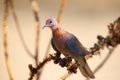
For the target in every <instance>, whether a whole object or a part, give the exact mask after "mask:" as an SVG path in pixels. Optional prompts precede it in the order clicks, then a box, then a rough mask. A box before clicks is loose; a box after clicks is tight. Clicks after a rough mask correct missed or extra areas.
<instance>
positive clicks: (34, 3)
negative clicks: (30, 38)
mask: <svg viewBox="0 0 120 80" xmlns="http://www.w3.org/2000/svg"><path fill="white" fill-rule="evenodd" d="M31 6H32V10H33V12H34V17H35V21H36V46H35V64H36V67H37V66H38V61H39V59H38V57H39V56H38V54H39V42H40V39H39V36H40V29H41V26H40V20H39V6H38V2H37V1H36V0H31ZM39 76H40V74H39V73H38V74H37V77H36V80H38V79H39Z"/></svg>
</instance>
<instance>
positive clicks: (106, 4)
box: [0, 0, 120, 80]
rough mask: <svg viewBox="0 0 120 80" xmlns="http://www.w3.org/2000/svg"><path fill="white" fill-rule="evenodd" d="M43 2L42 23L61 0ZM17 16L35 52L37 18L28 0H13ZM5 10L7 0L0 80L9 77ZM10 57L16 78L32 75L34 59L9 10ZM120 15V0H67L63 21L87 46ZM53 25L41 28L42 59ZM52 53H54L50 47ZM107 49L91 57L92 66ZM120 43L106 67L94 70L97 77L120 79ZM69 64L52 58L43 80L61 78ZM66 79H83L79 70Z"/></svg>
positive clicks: (0, 13) (0, 29) (0, 48)
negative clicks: (29, 65) (5, 54)
mask: <svg viewBox="0 0 120 80" xmlns="http://www.w3.org/2000/svg"><path fill="white" fill-rule="evenodd" d="M38 2H39V4H40V6H39V8H40V20H41V24H42V26H43V25H44V23H45V20H46V19H47V18H56V17H57V14H58V10H59V7H60V3H61V0H38ZM14 4H15V8H16V11H17V17H18V19H19V23H20V26H21V30H22V34H23V35H24V39H25V41H26V43H27V45H28V46H29V49H30V50H31V51H32V52H33V53H35V52H34V50H35V37H36V33H35V29H36V26H35V22H34V16H33V12H32V10H31V5H30V2H29V0H14ZM3 12H4V0H0V80H9V77H8V73H7V69H6V65H5V58H4V53H3V52H4V49H3ZM9 14H10V15H9V37H8V38H9V41H8V43H9V45H8V48H9V57H10V63H11V64H10V65H11V68H12V73H13V75H14V79H15V80H27V79H28V77H29V69H28V64H34V61H33V60H32V59H31V58H30V57H29V56H28V55H27V54H26V51H25V50H24V48H23V46H22V44H21V41H20V38H19V36H18V33H17V30H16V27H15V23H14V20H13V17H12V14H11V11H9ZM119 16H120V0H67V4H66V6H65V11H64V13H63V16H62V20H61V22H60V25H61V26H62V27H63V28H64V29H65V30H67V31H69V32H71V33H73V34H75V35H76V36H77V37H78V38H79V40H80V41H81V42H82V44H83V45H84V46H85V47H87V48H88V49H89V48H90V47H91V46H93V44H94V43H95V42H97V39H96V36H97V35H98V34H101V35H103V36H106V35H107V33H108V29H107V25H108V24H109V23H110V22H113V21H114V20H116V19H117V18H118V17H119ZM50 34H51V31H50V29H44V30H42V31H41V39H40V41H41V42H40V49H39V50H40V55H39V58H40V60H43V57H44V53H45V51H46V47H47V45H48V42H49V39H50ZM50 53H54V51H53V49H52V48H51V50H50ZM107 53H108V50H107V49H105V50H102V51H101V57H100V56H94V57H93V58H92V59H89V60H88V63H89V65H90V67H91V69H92V70H93V69H94V68H95V67H96V66H97V65H98V64H99V63H100V62H101V61H102V60H103V59H104V57H105V56H106V55H107ZM119 56H120V46H118V47H117V49H116V50H115V51H114V54H113V55H112V57H111V58H110V59H109V61H108V62H107V63H106V64H105V65H104V67H103V68H102V69H101V70H100V71H99V72H98V73H97V74H95V76H96V79H95V80H120V69H119V68H120V62H119V61H120V58H119ZM66 72H67V71H66V68H61V67H60V66H58V65H55V64H53V62H52V61H51V62H50V63H47V64H46V66H45V68H44V71H43V74H42V77H41V80H59V78H60V77H61V76H63V75H64V74H65V73H66ZM67 80H84V77H83V76H82V75H81V73H80V72H79V71H78V73H77V74H73V75H72V76H70V77H69V78H68V79H67Z"/></svg>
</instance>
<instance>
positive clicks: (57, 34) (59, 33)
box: [52, 28, 64, 38]
mask: <svg viewBox="0 0 120 80" xmlns="http://www.w3.org/2000/svg"><path fill="white" fill-rule="evenodd" d="M52 35H53V37H56V38H57V37H60V36H63V35H64V31H63V30H62V29H61V28H56V29H55V30H53V31H52Z"/></svg>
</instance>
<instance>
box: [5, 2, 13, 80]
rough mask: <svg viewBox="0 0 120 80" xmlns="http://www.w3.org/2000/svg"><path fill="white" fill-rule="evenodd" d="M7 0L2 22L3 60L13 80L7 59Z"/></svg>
mask: <svg viewBox="0 0 120 80" xmlns="http://www.w3.org/2000/svg"><path fill="white" fill-rule="evenodd" d="M8 7H9V6H8V0H5V12H4V23H3V27H4V28H3V29H4V31H3V32H4V33H3V36H4V40H3V41H4V50H5V51H4V54H5V60H6V67H7V71H8V74H9V78H10V80H13V75H12V71H11V68H10V60H9V55H8V28H9V26H8Z"/></svg>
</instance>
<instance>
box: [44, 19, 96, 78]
mask: <svg viewBox="0 0 120 80" xmlns="http://www.w3.org/2000/svg"><path fill="white" fill-rule="evenodd" d="M45 27H48V28H50V29H51V31H52V39H51V44H52V47H53V49H54V50H55V51H57V52H60V53H62V54H63V55H64V56H70V57H71V58H73V59H74V60H75V61H76V62H77V63H78V64H79V65H78V68H79V70H80V72H81V73H82V75H83V76H84V77H86V78H91V79H94V78H95V76H94V74H93V72H92V70H91V69H90V67H89V65H88V63H87V61H86V60H85V56H86V54H88V51H87V49H86V48H85V47H84V46H83V45H82V44H81V43H80V41H79V40H78V39H77V37H76V36H75V35H73V34H72V33H69V32H67V31H65V30H63V29H62V28H61V26H60V25H59V24H58V22H57V20H56V19H55V18H49V19H47V20H46V23H45V25H44V26H43V29H44V28H45Z"/></svg>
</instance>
